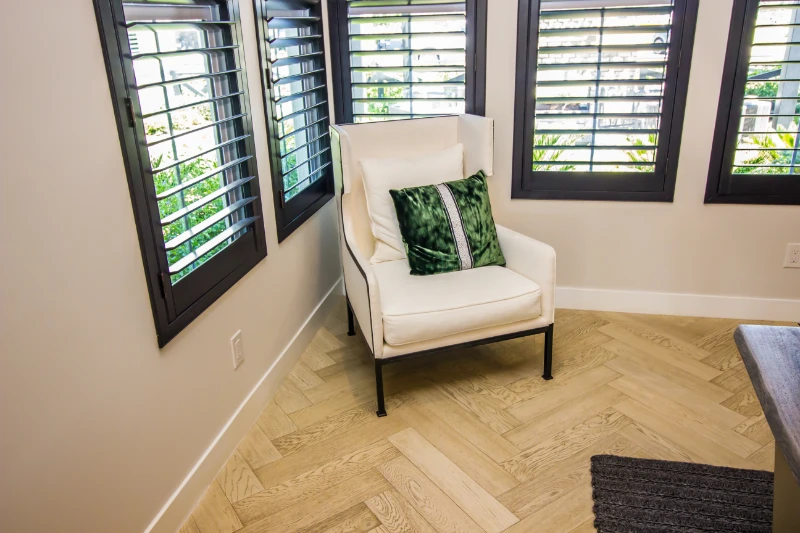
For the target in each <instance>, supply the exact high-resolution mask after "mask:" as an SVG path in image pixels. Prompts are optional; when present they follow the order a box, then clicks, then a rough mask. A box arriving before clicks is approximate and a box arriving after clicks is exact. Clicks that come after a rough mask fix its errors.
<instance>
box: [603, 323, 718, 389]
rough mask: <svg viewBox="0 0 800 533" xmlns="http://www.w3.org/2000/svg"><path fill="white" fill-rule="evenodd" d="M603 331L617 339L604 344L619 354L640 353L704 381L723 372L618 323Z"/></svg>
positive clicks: (635, 354) (644, 356) (639, 354)
mask: <svg viewBox="0 0 800 533" xmlns="http://www.w3.org/2000/svg"><path fill="white" fill-rule="evenodd" d="M601 331H602V332H603V333H605V334H606V335H608V336H610V337H613V338H614V339H615V341H616V342H609V343H608V344H604V345H603V346H604V347H605V348H606V349H607V350H609V351H611V352H614V353H615V354H617V355H629V356H631V357H636V356H637V355H638V356H639V358H644V359H651V360H655V361H660V362H662V363H666V364H668V365H672V366H674V367H675V368H678V369H680V370H683V371H684V372H688V373H689V374H692V375H694V376H697V377H698V378H700V379H702V380H704V381H708V380H710V379H714V378H715V377H717V376H719V375H720V374H721V373H722V372H721V371H719V370H717V369H716V368H712V367H710V366H708V365H705V364H703V363H702V362H700V361H699V360H697V359H692V358H691V357H688V356H686V355H683V354H680V353H676V352H673V351H670V350H669V349H667V348H664V347H663V346H661V345H658V344H655V343H653V342H650V341H649V340H647V339H644V338H642V337H639V336H638V335H634V334H633V333H631V332H630V331H628V330H626V329H624V328H621V327H619V326H617V325H614V324H612V325H608V326H604V327H603V328H602V329H601ZM637 352H639V353H638V354H637Z"/></svg>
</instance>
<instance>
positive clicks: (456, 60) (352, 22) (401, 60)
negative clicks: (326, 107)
mask: <svg viewBox="0 0 800 533" xmlns="http://www.w3.org/2000/svg"><path fill="white" fill-rule="evenodd" d="M330 10H331V14H330V17H331V23H330V26H331V33H332V37H331V48H332V54H331V56H332V57H333V60H334V64H336V63H335V62H336V61H337V60H338V62H339V64H338V68H335V69H334V72H333V74H334V82H335V92H336V101H337V107H336V121H337V122H338V123H345V122H373V121H382V120H394V119H404V118H405V119H407V118H417V117H430V116H437V115H448V114H457V113H472V114H477V115H482V114H483V113H484V101H485V85H486V83H485V76H486V74H485V72H486V0H334V1H332V2H331V4H330Z"/></svg>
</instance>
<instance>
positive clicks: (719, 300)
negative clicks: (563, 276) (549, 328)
mask: <svg viewBox="0 0 800 533" xmlns="http://www.w3.org/2000/svg"><path fill="white" fill-rule="evenodd" d="M556 307H559V308H562V309H583V310H587V311H619V312H623V313H645V314H659V315H678V316H701V317H710V318H739V319H743V320H748V319H749V320H775V321H787V322H798V321H800V300H782V299H778V298H750V297H745V296H712V295H708V294H678V293H666V292H647V291H623V290H608V289H586V288H578V287H557V288H556Z"/></svg>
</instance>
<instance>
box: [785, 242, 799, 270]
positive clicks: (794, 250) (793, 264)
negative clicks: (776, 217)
mask: <svg viewBox="0 0 800 533" xmlns="http://www.w3.org/2000/svg"><path fill="white" fill-rule="evenodd" d="M783 266H784V267H785V268H800V243H791V244H787V245H786V259H784V261H783Z"/></svg>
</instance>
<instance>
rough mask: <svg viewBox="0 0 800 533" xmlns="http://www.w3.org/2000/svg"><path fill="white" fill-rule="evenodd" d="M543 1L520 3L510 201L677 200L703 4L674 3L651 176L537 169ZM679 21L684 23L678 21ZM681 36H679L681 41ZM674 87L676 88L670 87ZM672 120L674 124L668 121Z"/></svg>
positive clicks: (694, 0)
mask: <svg viewBox="0 0 800 533" xmlns="http://www.w3.org/2000/svg"><path fill="white" fill-rule="evenodd" d="M541 3H542V2H541V0H520V2H519V14H518V28H517V70H516V83H515V88H516V95H517V96H516V101H515V104H514V105H515V107H514V141H513V143H514V149H513V151H514V156H513V157H514V159H513V168H512V187H511V197H512V198H518V199H539V200H598V201H630V202H672V201H673V197H674V194H675V181H676V178H677V170H678V157H679V154H680V144H681V136H682V133H683V122H684V113H685V109H686V93H687V89H688V85H689V74H690V70H691V58H692V48H693V46H694V34H695V27H696V24H697V13H698V8H699V0H675V7H674V11H673V28H672V31H673V36H672V38H671V40H670V45H669V46H670V48H669V59H668V62H667V79H668V81H667V82H665V84H666V89H665V91H664V92H665V96H664V100H663V104H662V111H661V113H662V120H661V127H660V130H661V133H660V134H659V142H658V145H657V146H658V149H657V155H656V167H655V171H654V172H653V173H652V175H651V173H634V172H574V171H534V170H533V169H532V164H531V163H532V160H533V149H534V148H533V147H534V141H533V132H534V115H535V107H536V102H535V97H534V90H535V87H536V74H537V68H536V65H537V59H538V52H537V50H538V38H539V31H538V28H539V12H540V4H541ZM676 21H680V22H679V23H676ZM676 34H677V38H676ZM670 87H671V89H670ZM667 116H671V117H672V118H671V120H665V119H664V118H665V117H667Z"/></svg>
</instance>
